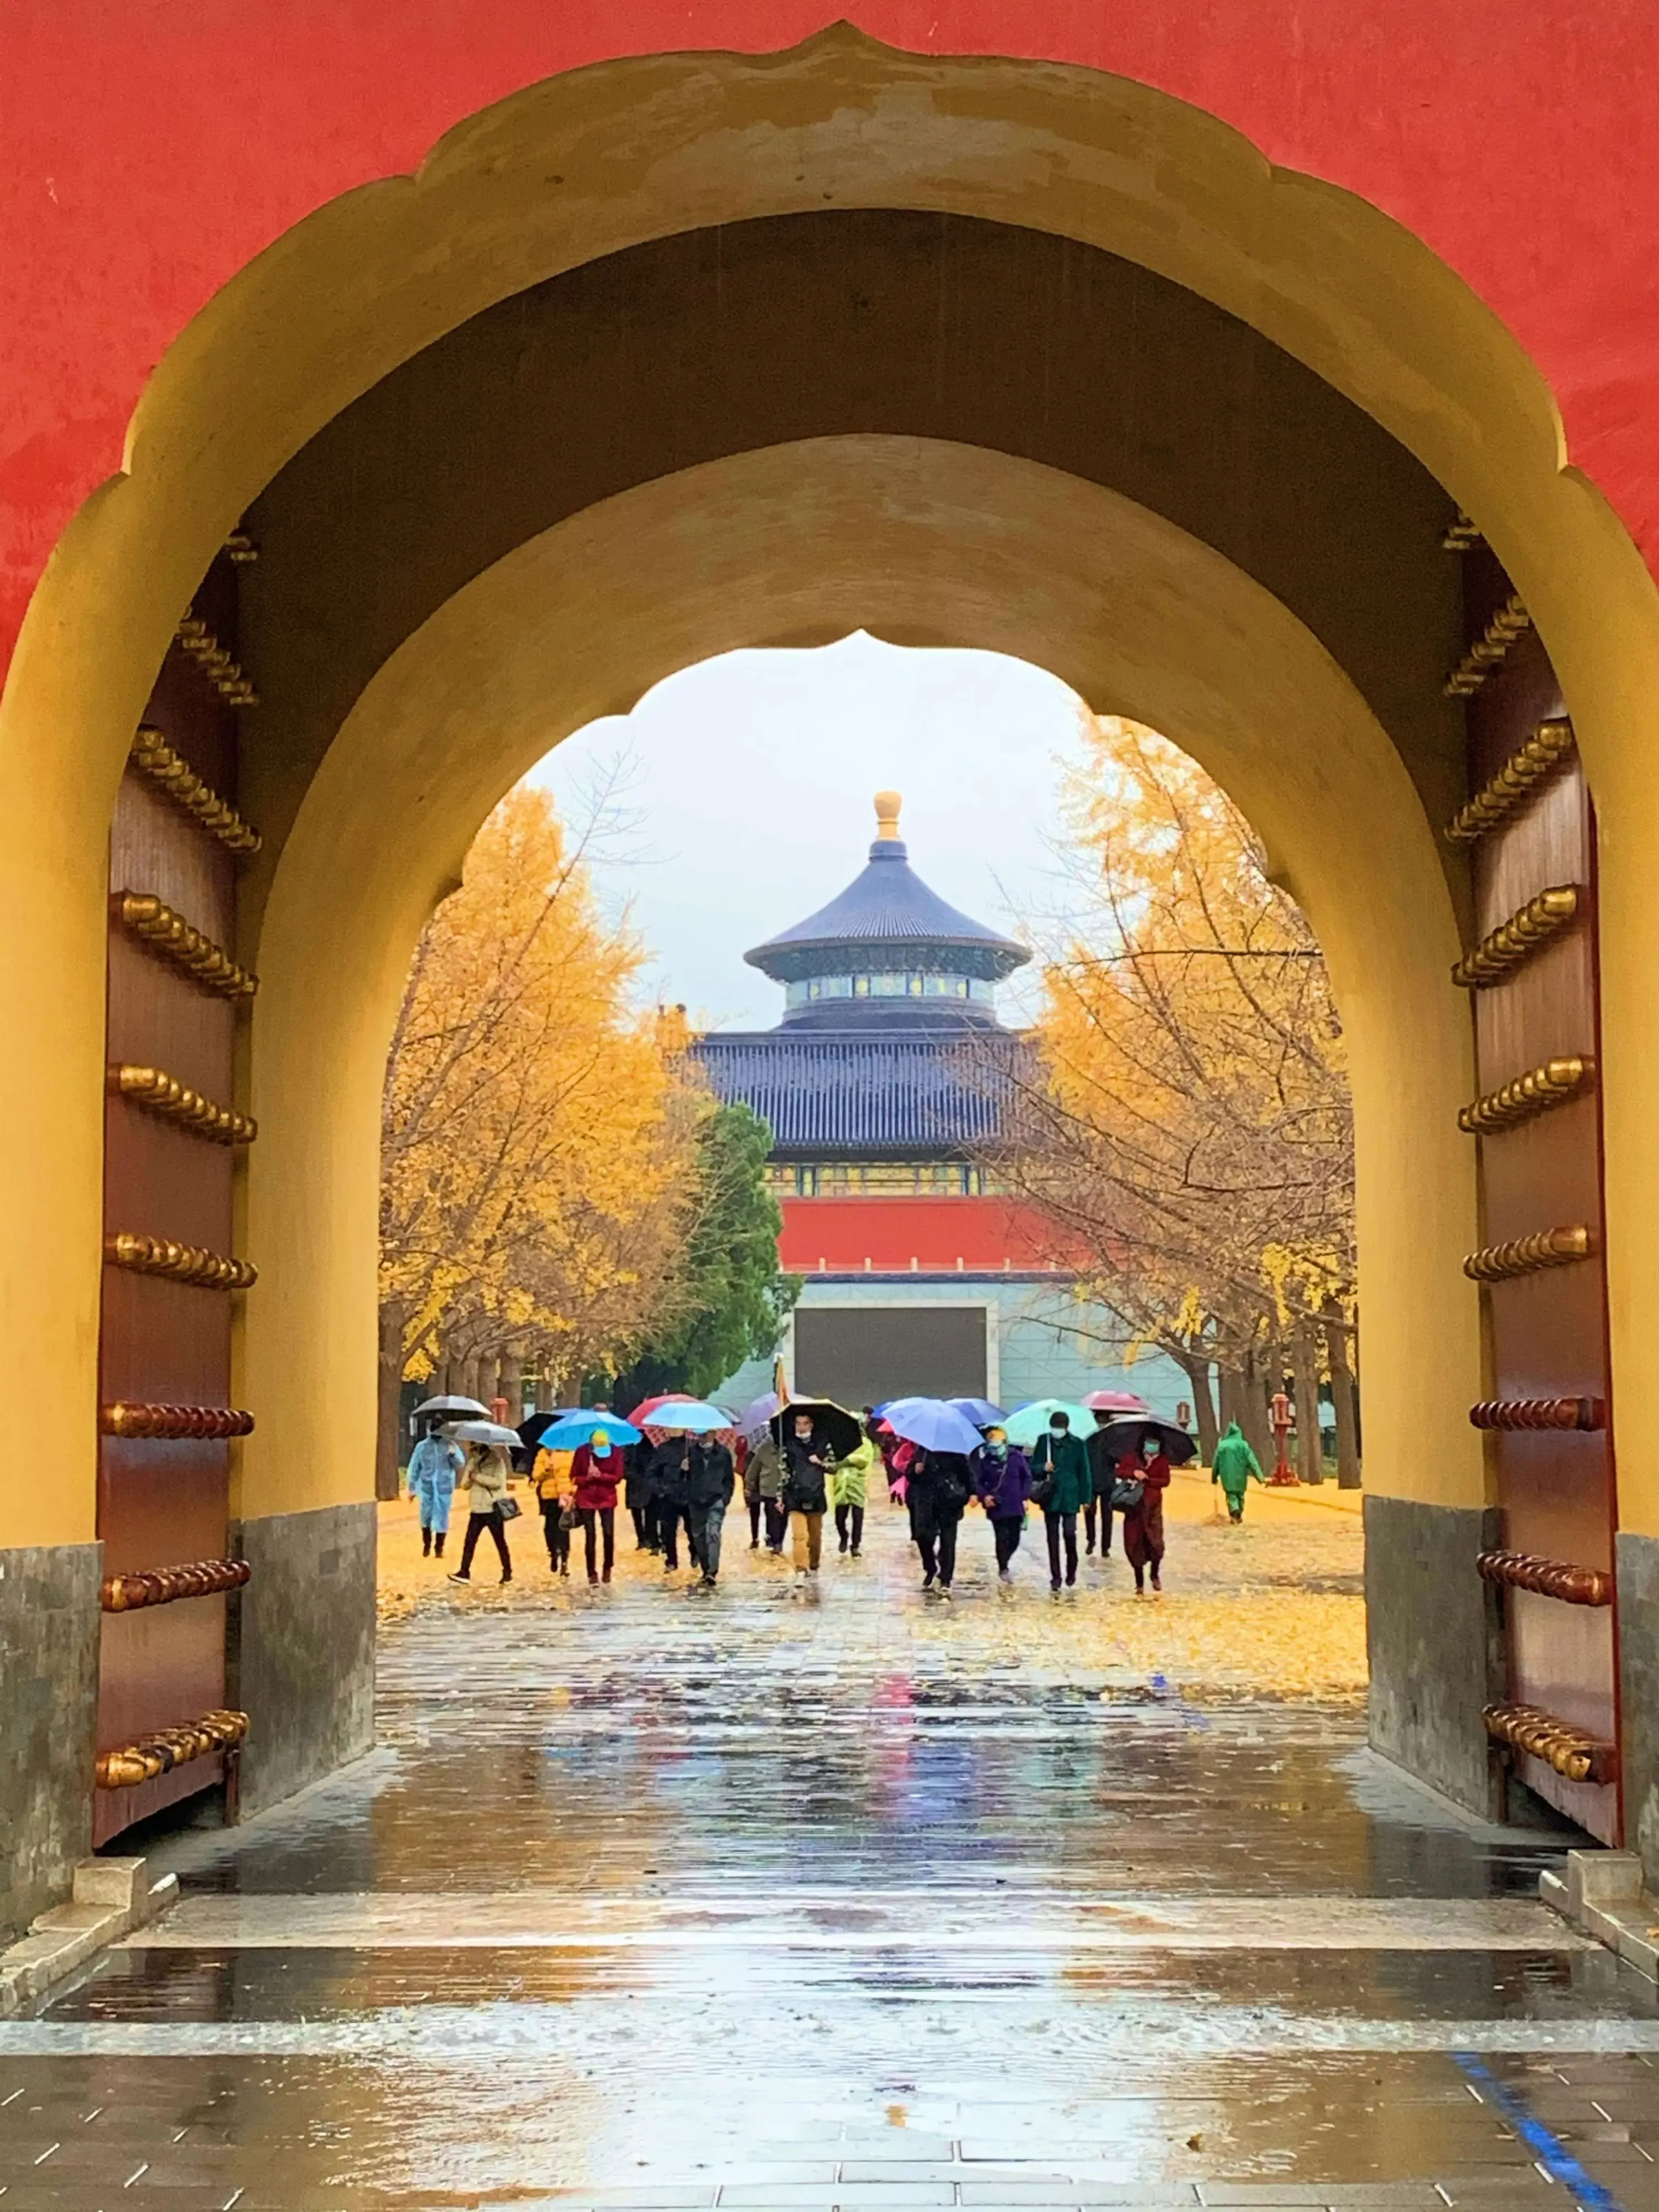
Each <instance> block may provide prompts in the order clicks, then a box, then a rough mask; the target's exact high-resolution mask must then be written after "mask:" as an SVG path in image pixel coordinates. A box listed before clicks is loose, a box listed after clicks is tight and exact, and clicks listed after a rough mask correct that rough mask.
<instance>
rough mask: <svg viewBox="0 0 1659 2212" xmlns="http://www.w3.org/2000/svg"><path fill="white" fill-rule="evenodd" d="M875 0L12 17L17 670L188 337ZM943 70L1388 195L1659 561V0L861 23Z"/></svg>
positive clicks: (909, 9)
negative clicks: (569, 104) (699, 62)
mask: <svg viewBox="0 0 1659 2212" xmlns="http://www.w3.org/2000/svg"><path fill="white" fill-rule="evenodd" d="M845 5H846V0H827V4H826V0H558V4H557V5H553V6H549V5H545V4H543V0H534V3H533V4H532V0H190V4H188V5H186V4H184V0H9V4H8V5H7V6H6V7H5V8H4V9H0V241H3V243H0V330H3V331H4V333H5V337H4V343H3V349H0V653H3V652H4V651H5V650H6V649H7V647H8V646H9V640H10V636H11V634H12V632H13V630H14V629H15V623H16V621H17V619H18V617H19V616H20V614H21V609H22V607H23V605H24V604H25V603H26V601H27V596H28V593H29V592H30V591H31V590H32V588H33V582H34V580H35V578H36V576H37V575H38V574H39V572H40V566H41V563H42V562H43V561H44V559H45V557H46V553H47V551H48V550H49V549H50V547H51V546H52V543H53V542H54V540H55V539H56V538H57V537H58V533H59V532H61V530H62V529H63V527H64V524H65V522H66V521H67V520H68V519H69V517H70V513H72V512H73V510H74V508H75V507H76V505H77V504H78V503H79V501H81V500H82V498H83V497H84V496H85V495H86V494H87V493H88V491H89V490H90V489H92V487H93V486H94V484H95V483H98V482H100V480H101V479H102V478H103V477H106V476H108V475H109V474H111V473H112V472H113V471H115V470H117V469H118V467H119V465H120V461H121V451H122V438H123V432H124V429H125V424H126V422H127V419H128V416H129V415H130V414H131V410H132V407H133V404H134V402H135V400H136V398H137V394H138V392H139V390H140V388H141V386H142V385H143V380H144V378H145V376H146V374H147V373H148V372H149V368H151V366H152V364H153V363H154V362H155V360H156V359H157V357H158V356H160V355H161V352H162V350H163V349H164V348H165V347H166V346H167V344H168V343H169V342H170V341H171V340H172V339H173V337H174V336H175V335H176V334H177V332H178V331H179V328H180V327H181V325H183V324H184V323H185V321H186V320H187V319H189V317H190V316H191V314H192V313H194V312H195V311H196V309H197V308H198V307H200V306H201V305H202V303H203V302H204V301H205V300H206V299H207V298H208V297H209V295H210V294H211V293H212V292H213V291H214V290H216V289H217V288H218V287H219V286H220V285H222V283H225V281H226V280H227V279H228V277H229V276H231V275H233V274H234V271H235V270H237V269H238V268H239V267H240V265H241V264H244V263H245V262H246V261H247V260H248V259H249V258H251V257H252V255H253V254H254V253H255V252H258V250H259V248H260V247H262V246H265V245H266V244H268V243H269V242H270V240H272V239H273V238H275V237H276V235H278V234H280V233H281V232H282V231H283V230H285V229H286V228H289V226H290V225H291V224H293V223H295V222H297V221H298V220H299V219H300V218H301V216H304V215H306V214H307V213H308V212H309V211H310V210H312V209H313V208H314V207H316V206H318V205H319V204H320V203H321V202H323V201H325V200H326V199H329V198H331V197H333V196H334V195H336V194H337V193H339V192H342V191H346V190H347V189H348V188H349V187H350V186H352V185H358V184H361V183H363V182H365V181H367V180H368V179H374V178H377V177H382V176H385V175H387V174H389V173H397V172H405V171H409V170H411V169H413V168H414V167H416V164H417V163H418V161H420V158H421V156H422V154H423V153H424V152H425V151H426V149H428V147H429V146H430V145H431V143H433V141H434V140H435V138H436V137H439V135H440V134H441V132H442V131H445V130H446V129H447V128H448V127H449V126H450V125H452V124H453V123H455V122H457V121H459V119H460V118H463V117H465V115H467V114H469V113H471V112H473V111H474V110H476V109H477V108H479V107H482V106H484V105H486V104H487V103H488V102H489V101H491V100H497V99H500V98H501V97H502V96H503V95H504V94H507V93H509V92H512V91H513V90H515V89H516V88H519V87H520V86H522V85H524V84H526V83H528V82H532V81H534V80H535V79H537V78H538V77H542V76H549V75H550V74H552V73H554V72H556V71H557V70H565V69H569V68H572V67H574V66H575V65H577V64H581V63H584V62H588V61H593V60H599V59H603V58H607V57H613V56H616V55H620V54H626V53H637V52H653V51H660V50H663V49H684V48H688V47H696V46H723V47H727V48H733V47H735V48H743V49H750V50H764V49H767V48H772V47H778V46H787V45H790V44H793V42H794V41H796V40H799V39H801V38H803V37H805V35H807V34H808V33H811V32H812V31H814V30H817V29H819V28H821V27H823V26H824V25H825V24H826V23H828V22H829V21H832V20H834V19H835V17H836V15H839V14H841V13H842V12H843V9H844V8H845ZM851 12H852V13H853V14H854V17H855V20H856V21H857V22H858V23H859V25H860V27H861V28H863V29H864V30H866V31H867V32H869V33H872V35H874V36H875V37H878V38H880V39H883V40H887V41H889V42H890V43H891V44H894V45H896V46H908V47H912V48H916V49H921V50H934V51H943V52H950V51H955V52H994V53H1014V54H1024V55H1030V56H1042V57H1050V58H1057V59H1061V60H1066V61H1071V62H1078V63H1084V64H1092V65H1094V66H1096V67H1098V68H1101V69H1105V70H1115V71H1117V72H1120V73H1121V74H1123V75H1125V76H1131V77H1135V78H1139V79H1141V80H1143V81H1144V82H1147V83H1150V84H1153V85H1157V86H1158V87H1161V88H1164V90H1167V91H1169V92H1172V93H1175V94H1179V95H1180V96H1181V97H1182V98H1183V99H1186V100H1191V101H1194V102H1195V103H1197V104H1198V105H1199V106H1203V107H1206V108H1207V109H1209V110H1211V111H1212V112H1214V113H1216V114H1217V115H1219V116H1221V117H1223V118H1225V120H1227V121H1229V122H1231V123H1232V124H1234V125H1237V127H1238V128H1239V129H1240V130H1242V131H1245V132H1246V133H1248V134H1249V137H1252V138H1253V139H1254V140H1255V142H1256V143H1257V144H1259V145H1260V146H1261V148H1262V149H1263V150H1264V151H1265V152H1266V153H1267V155H1269V156H1270V157H1271V158H1272V159H1273V160H1274V161H1278V162H1281V163H1285V164H1287V165H1289V166H1291V167H1295V168H1297V169H1303V170H1307V171H1310V172H1311V173H1314V174H1316V175H1319V176H1322V177H1326V178H1328V179H1333V180H1334V181H1335V182H1337V183H1339V184H1342V185H1346V186H1348V187H1349V188H1350V189H1352V190H1353V191H1358V192H1360V193H1362V194H1364V196H1365V197H1367V198H1369V199H1370V200H1373V201H1375V202H1376V204H1378V205H1379V206H1381V207H1383V208H1385V209H1387V210H1389V212H1390V213H1391V214H1393V215H1395V216H1398V217H1399V218H1400V220H1401V221H1402V222H1405V223H1407V224H1408V225H1410V226H1411V227H1412V228H1413V229H1414V230H1415V231H1417V232H1418V233H1419V234H1420V235H1421V236H1422V237H1423V238H1424V239H1425V240H1427V242H1428V243H1429V244H1430V245H1431V246H1433V247H1434V248H1435V250H1436V251H1437V252H1438V253H1440V254H1441V255H1442V256H1443V258H1444V259H1446V260H1447V261H1449V263H1450V264H1452V265H1453V266H1454V267H1455V269H1457V270H1459V271H1460V272H1461V273H1462V275H1463V276H1464V277H1465V278H1466V279H1467V280H1468V282H1469V283H1471V284H1472V285H1473V286H1474V288H1475V289H1476V290H1477V291H1478V292H1480V294H1481V295H1483V296H1484V297H1485V299H1486V301H1488V302H1489V304H1490V305H1491V306H1492V307H1493V308H1495V309H1496V310H1497V312H1498V314H1499V315H1501V316H1502V317H1503V318H1504V319H1505V320H1506V321H1507V322H1508V323H1509V325H1510V327H1511V329H1512V330H1513V331H1515V332H1516V335H1517V336H1518V337H1520V339H1521V340H1522V343H1524V344H1525V345H1526V346H1527V347H1528V349H1530V351H1531V352H1532V354H1533V356H1534V359H1535V360H1536V361H1537V362H1539V364H1540V365H1541V368H1543V369H1544V371H1545V373H1546V374H1547V376H1548V377H1549V379H1550V380H1551V382H1552V383H1553V386H1554V389H1555V391H1556V393H1557V395H1558V397H1559V400H1560V402H1561V404H1562V407H1563V410H1564V413H1565V418H1566V424H1567V431H1568V437H1569V441H1570V448H1571V458H1572V459H1573V460H1574V461H1576V462H1577V464H1578V465H1579V466H1580V467H1582V468H1583V469H1585V470H1586V471H1588V472H1589V474H1590V475H1591V476H1592V477H1594V478H1595V480H1596V482H1597V483H1599V484H1600V485H1601V488H1602V489H1603V490H1604V491H1605V492H1607V494H1608V495H1609V496H1610V497H1611V498H1612V499H1613V501H1614V502H1615V504H1617V505H1618V507H1620V509H1621V510H1622V512H1623V513H1624V516H1625V518H1626V521H1627V523H1628V524H1629V525H1630V526H1631V528H1632V530H1633V531H1634V532H1635V533H1636V535H1637V536H1638V539H1639V540H1640V541H1641V542H1642V543H1643V544H1644V547H1645V548H1646V550H1647V552H1648V554H1649V557H1650V562H1656V560H1659V483H1656V458H1655V457H1656V456H1659V343H1656V340H1659V301H1656V283H1659V276H1656V272H1659V252H1656V248H1659V131H1655V130H1654V128H1653V115H1652V106H1653V96H1654V87H1655V85H1656V84H1659V5H1656V4H1655V0H1595V5H1594V6H1588V5H1584V4H1583V0H1317V4H1309V0H1111V4H1110V5H1109V6H1108V5H1105V4H1101V0H1095V4H1092V5H1085V4H1081V0H866V4H863V5H859V6H857V7H855V8H854V9H852V10H851Z"/></svg>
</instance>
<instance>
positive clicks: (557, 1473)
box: [530, 1451, 576, 1505]
mask: <svg viewBox="0 0 1659 2212" xmlns="http://www.w3.org/2000/svg"><path fill="white" fill-rule="evenodd" d="M575 1456H576V1455H575V1453H574V1451H538V1453H537V1455H536V1464H535V1466H534V1467H533V1468H532V1469H531V1474H530V1480H532V1482H533V1483H534V1484H535V1486H536V1495H537V1497H538V1498H553V1499H554V1500H556V1503H557V1504H561V1505H568V1504H569V1503H570V1501H571V1499H572V1498H574V1496H575V1495H576V1478H575V1476H574V1474H572V1473H571V1462H572V1461H573V1460H574V1458H575Z"/></svg>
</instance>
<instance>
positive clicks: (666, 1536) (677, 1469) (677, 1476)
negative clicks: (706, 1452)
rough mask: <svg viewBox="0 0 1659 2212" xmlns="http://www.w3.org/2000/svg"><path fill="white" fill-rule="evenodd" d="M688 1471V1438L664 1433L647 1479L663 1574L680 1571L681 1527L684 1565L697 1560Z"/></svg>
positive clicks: (689, 1446)
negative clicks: (683, 1540)
mask: <svg viewBox="0 0 1659 2212" xmlns="http://www.w3.org/2000/svg"><path fill="white" fill-rule="evenodd" d="M690 1472H691V1441H690V1437H683V1436H673V1437H664V1438H663V1440H662V1442H661V1443H659V1445H658V1446H657V1448H656V1449H655V1450H654V1451H653V1453H652V1455H651V1465H650V1469H649V1474H648V1478H647V1479H648V1480H649V1482H650V1485H651V1510H652V1512H653V1515H654V1516H655V1522H656V1531H657V1548H658V1550H659V1552H660V1553H662V1571H663V1572H664V1574H665V1575H672V1574H678V1571H679V1565H680V1531H681V1530H682V1529H684V1532H685V1548H686V1554H687V1557H686V1565H688V1566H691V1567H695V1566H696V1564H697V1540H696V1530H695V1528H693V1526H692V1521H691V1499H690V1492H689V1489H688V1487H687V1483H688V1478H689V1477H690Z"/></svg>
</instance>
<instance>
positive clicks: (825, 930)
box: [743, 791, 1031, 983]
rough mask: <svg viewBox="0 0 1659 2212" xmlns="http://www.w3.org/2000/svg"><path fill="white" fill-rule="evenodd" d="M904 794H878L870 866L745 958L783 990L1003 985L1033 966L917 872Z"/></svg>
mask: <svg viewBox="0 0 1659 2212" xmlns="http://www.w3.org/2000/svg"><path fill="white" fill-rule="evenodd" d="M901 804H902V801H901V799H900V797H899V794H898V793H897V792H896V791H878V793H876V829H877V835H876V840H875V842H874V843H873V844H872V846H871V848H870V861H869V866H867V867H866V868H865V870H864V871H863V872H862V873H861V874H860V875H857V876H855V877H854V878H853V880H852V882H851V883H850V884H848V886H847V888H846V890H844V891H842V892H840V893H839V894H838V895H837V896H836V897H835V898H832V899H831V900H830V902H829V905H828V906H824V907H820V908H818V911H817V913H816V914H810V915H807V917H806V919H805V921H798V922H796V923H795V924H794V926H793V927H792V928H789V929H786V930H782V931H781V932H780V933H779V934H778V935H777V936H776V937H774V938H772V939H769V941H768V942H767V943H766V944H764V945H756V946H755V948H754V950H753V951H750V952H745V953H744V956H743V957H744V959H745V960H746V961H747V962H748V963H749V964H750V967H751V968H758V969H760V970H761V971H762V973H763V975H769V976H771V977H772V979H773V981H775V982H779V983H793V982H794V981H798V980H799V978H801V977H803V976H808V975H848V974H851V973H856V972H858V971H860V970H861V969H880V968H884V967H891V966H892V965H893V964H894V963H895V962H896V961H897V960H902V962H903V963H904V964H905V965H906V966H907V967H910V968H920V969H931V970H933V971H948V972H949V973H950V974H951V975H976V976H980V977H981V978H983V979H985V980H986V981H991V982H996V981H1000V979H1001V978H1002V977H1003V976H1005V975H1010V974H1012V971H1013V970H1014V969H1016V968H1018V967H1022V966H1023V965H1024V963H1025V962H1026V961H1028V960H1029V959H1030V957H1031V956H1030V953H1029V952H1028V951H1026V950H1025V947H1024V945H1016V944H1015V942H1014V940H1013V939H1012V938H1011V937H1003V936H1001V935H1000V934H999V933H998V932H997V931H995V930H994V929H989V928H987V927H986V925H985V924H984V923H983V922H982V921H975V920H974V919H973V917H972V916H971V915H965V914H962V913H959V912H958V911H957V908H955V907H953V906H947V905H946V903H945V901H944V900H943V899H942V898H940V897H939V894H938V893H937V892H936V891H932V890H929V889H928V888H927V884H925V883H923V882H922V880H921V877H920V876H918V875H917V874H916V873H915V872H914V870H913V869H912V868H911V866H910V862H909V858H908V853H907V851H906V848H905V846H904V844H903V842H902V840H901V839H900V837H899V835H898V817H899V808H900V805H901Z"/></svg>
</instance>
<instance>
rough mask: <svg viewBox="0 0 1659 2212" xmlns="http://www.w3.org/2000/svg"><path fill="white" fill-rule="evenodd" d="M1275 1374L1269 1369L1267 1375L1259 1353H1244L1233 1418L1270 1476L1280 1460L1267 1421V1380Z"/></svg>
mask: <svg viewBox="0 0 1659 2212" xmlns="http://www.w3.org/2000/svg"><path fill="white" fill-rule="evenodd" d="M1273 1371H1274V1370H1273V1369H1272V1368H1271V1367H1269V1368H1267V1370H1266V1373H1264V1371H1263V1361H1262V1358H1261V1354H1260V1353H1259V1352H1255V1350H1251V1351H1249V1352H1246V1353H1245V1355H1244V1364H1243V1369H1242V1370H1241V1371H1240V1374H1239V1377H1238V1383H1239V1390H1238V1411H1237V1413H1235V1414H1234V1416H1233V1419H1235V1420H1236V1421H1237V1423H1238V1425H1239V1427H1240V1428H1241V1429H1243V1431H1244V1434H1245V1437H1246V1438H1247V1439H1248V1441H1249V1447H1250V1449H1251V1450H1252V1451H1253V1452H1254V1453H1255V1455H1256V1457H1257V1459H1258V1460H1260V1461H1261V1465H1262V1468H1263V1469H1264V1470H1265V1471H1266V1472H1267V1474H1272V1473H1273V1464H1274V1462H1275V1461H1276V1460H1277V1459H1278V1457H1279V1449H1278V1447H1277V1445H1276V1444H1275V1443H1274V1442H1273V1428H1272V1425H1271V1424H1270V1423H1269V1421H1268V1419H1267V1375H1269V1374H1272V1373H1273ZM1274 1387H1275V1388H1277V1385H1275V1386H1274Z"/></svg>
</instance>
